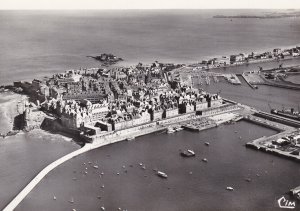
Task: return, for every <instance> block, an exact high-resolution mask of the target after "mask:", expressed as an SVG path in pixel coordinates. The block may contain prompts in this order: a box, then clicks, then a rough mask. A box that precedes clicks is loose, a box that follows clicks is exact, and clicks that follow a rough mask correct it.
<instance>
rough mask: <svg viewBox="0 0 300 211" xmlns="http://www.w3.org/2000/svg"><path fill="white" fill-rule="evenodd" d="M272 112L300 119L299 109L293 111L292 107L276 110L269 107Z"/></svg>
mask: <svg viewBox="0 0 300 211" xmlns="http://www.w3.org/2000/svg"><path fill="white" fill-rule="evenodd" d="M271 113H272V114H276V115H278V116H282V117H285V118H289V119H294V120H298V121H300V113H299V111H294V109H293V108H291V110H284V109H283V110H281V111H279V110H277V109H271Z"/></svg>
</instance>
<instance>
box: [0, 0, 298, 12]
mask: <svg viewBox="0 0 300 211" xmlns="http://www.w3.org/2000/svg"><path fill="white" fill-rule="evenodd" d="M0 9H2V10H6V9H300V0H0Z"/></svg>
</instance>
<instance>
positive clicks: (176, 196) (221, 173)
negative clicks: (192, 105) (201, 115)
mask: <svg viewBox="0 0 300 211" xmlns="http://www.w3.org/2000/svg"><path fill="white" fill-rule="evenodd" d="M235 131H237V133H235ZM272 134H275V132H274V131H272V130H269V129H266V128H262V127H259V126H256V125H252V124H250V123H247V122H240V123H238V124H234V125H224V126H220V127H218V128H215V129H211V130H207V131H204V132H200V133H192V132H186V131H183V132H180V133H177V134H171V135H170V134H169V135H168V134H159V135H147V136H145V137H141V138H138V139H136V140H135V141H132V142H122V143H118V144H113V145H110V146H105V147H103V148H100V149H97V150H93V151H90V152H88V153H85V154H83V155H80V156H79V157H76V158H74V159H72V160H70V161H68V162H67V163H64V164H63V165H61V166H59V167H58V168H57V169H55V170H54V171H53V172H51V173H50V174H49V176H47V177H46V178H45V179H44V180H43V181H42V182H41V183H40V184H39V185H38V186H37V187H36V189H34V190H33V191H32V192H31V193H30V194H29V195H28V197H27V198H26V199H25V200H24V201H23V202H22V203H21V204H20V206H19V207H18V209H17V210H71V209H73V208H75V209H76V210H99V208H100V207H101V206H105V207H106V209H107V210H117V209H118V207H121V208H123V209H128V210H140V211H141V210H164V211H166V210H170V211H171V210H173V211H174V210H274V209H276V206H277V205H276V199H277V198H279V197H281V196H282V195H283V194H285V193H286V192H287V191H288V190H289V188H291V187H294V186H297V185H299V174H300V169H299V164H298V163H296V162H293V161H290V160H286V159H282V158H279V157H276V156H273V155H269V154H265V153H262V152H260V151H255V150H252V149H248V148H246V147H245V146H244V144H245V143H246V142H247V141H250V140H252V139H253V138H259V137H261V136H263V135H272ZM240 136H241V137H242V139H239V137H240ZM205 141H209V142H210V146H209V147H207V146H205V145H204V142H205ZM185 148H190V149H193V150H194V151H195V153H196V157H195V158H182V157H181V156H180V155H179V150H180V149H185ZM203 158H207V160H208V162H207V163H205V162H203V161H202V159H203ZM89 161H91V162H93V164H91V165H89V164H88V162H89ZM84 162H85V163H86V165H84ZM139 163H143V164H144V165H145V166H146V169H145V170H144V169H142V168H141V166H139ZM95 164H96V165H99V169H94V168H93V167H92V165H95ZM123 165H124V166H125V169H124V168H123V167H122V166H123ZM130 165H132V167H130ZM86 167H87V172H88V174H87V175H85V174H84V171H85V168H86ZM155 168H157V169H159V170H162V171H164V172H166V173H167V174H168V176H169V177H168V179H166V180H165V179H161V178H159V177H158V176H157V175H155V173H154V171H153V169H155ZM125 170H127V173H125ZM101 172H104V175H103V176H102V177H100V176H99V175H100V173H101ZM117 172H119V173H120V175H117ZM190 172H192V174H190ZM257 174H258V175H259V176H257ZM74 177H75V178H76V179H77V180H73V179H72V178H74ZM246 178H251V180H252V181H251V182H246V181H245V179H246ZM102 185H104V188H101V186H102ZM227 186H232V187H234V189H235V191H233V192H230V191H226V190H225V189H226V187H227ZM53 195H55V196H56V197H57V200H53ZM97 196H101V197H102V198H101V199H98V198H97ZM72 197H73V199H74V204H71V203H69V202H68V201H69V200H70V199H71V198H72Z"/></svg>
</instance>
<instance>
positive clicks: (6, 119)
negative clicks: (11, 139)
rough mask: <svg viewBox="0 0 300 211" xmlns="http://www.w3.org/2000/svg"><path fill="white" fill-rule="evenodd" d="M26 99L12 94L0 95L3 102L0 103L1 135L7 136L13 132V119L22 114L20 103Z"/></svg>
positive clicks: (23, 96)
mask: <svg viewBox="0 0 300 211" xmlns="http://www.w3.org/2000/svg"><path fill="white" fill-rule="evenodd" d="M26 98H27V96H26V95H22V94H16V93H14V92H6V93H5V94H4V93H0V99H1V100H4V102H0V105H1V106H0V116H1V119H0V123H1V125H2V126H1V129H0V133H1V135H4V134H6V135H7V134H8V133H9V132H13V131H15V130H14V129H15V128H14V123H15V122H14V121H15V118H16V117H17V116H18V115H20V114H22V108H21V105H20V104H21V103H22V102H23V101H24V100H25V99H26Z"/></svg>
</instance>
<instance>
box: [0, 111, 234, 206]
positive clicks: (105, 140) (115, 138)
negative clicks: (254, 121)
mask: <svg viewBox="0 0 300 211" xmlns="http://www.w3.org/2000/svg"><path fill="white" fill-rule="evenodd" d="M232 109H233V110H237V108H232ZM239 109H240V108H239ZM229 110H230V109H229ZM233 110H230V111H231V112H232V111H233ZM224 112H225V113H226V110H224V111H220V113H219V114H218V115H221V114H223V113H224ZM190 115H192V114H187V116H190ZM208 116H211V117H213V116H214V115H213V114H212V115H208ZM218 117H219V116H218ZM233 117H234V115H233V116H232V118H233ZM174 119H175V120H176V119H177V117H175V118H173V119H170V120H162V122H163V121H165V122H164V124H163V125H158V126H156V123H155V126H154V127H142V126H143V125H142V126H136V127H135V128H137V129H138V130H135V129H133V130H130V131H128V132H129V133H128V132H127V133H126V135H119V134H113V135H112V134H106V135H104V136H102V137H99V138H97V139H96V140H94V141H93V143H86V144H85V145H84V146H83V147H82V148H80V149H78V150H75V151H73V152H71V153H69V154H67V155H65V156H63V157H61V158H59V159H57V160H56V161H54V162H52V163H50V164H49V165H47V166H46V167H45V168H44V169H42V170H41V171H40V172H39V173H38V174H37V175H36V176H35V177H34V178H33V179H32V180H31V182H30V183H28V184H27V185H26V186H25V187H24V188H23V189H22V190H21V191H20V192H19V194H17V195H16V196H15V197H14V198H13V200H12V201H11V202H10V203H8V204H7V205H6V206H5V208H4V209H3V211H10V210H13V209H15V208H16V207H17V206H18V205H19V203H21V201H22V200H23V199H24V198H25V197H26V196H27V195H28V194H29V193H30V192H31V190H33V189H34V187H35V186H36V185H37V184H38V183H39V182H40V181H41V180H42V179H43V178H44V177H45V176H46V175H47V174H48V173H49V172H50V171H52V170H53V169H55V168H56V167H57V166H59V165H61V164H62V163H64V162H66V161H68V160H70V159H72V158H74V157H76V156H78V155H80V154H82V153H85V152H88V151H90V150H94V149H97V148H99V147H102V146H106V145H109V144H113V143H117V142H120V141H125V140H130V139H132V138H133V137H134V138H136V137H141V136H144V135H149V134H152V133H157V132H160V131H164V130H166V128H167V126H169V125H174V124H178V122H177V121H172V120H174ZM179 120H180V119H179ZM219 121H220V120H219ZM226 121H229V119H226ZM183 122H184V120H183ZM150 124H151V123H150ZM141 127H142V128H141ZM205 129H209V127H207V128H204V130H205ZM127 130H128V129H127ZM123 131H126V129H124V130H123ZM123 131H118V132H123Z"/></svg>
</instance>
